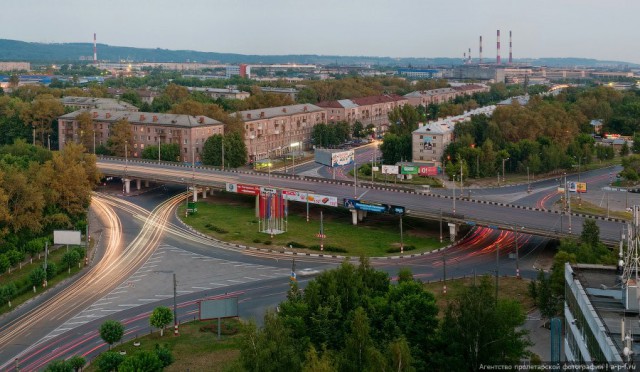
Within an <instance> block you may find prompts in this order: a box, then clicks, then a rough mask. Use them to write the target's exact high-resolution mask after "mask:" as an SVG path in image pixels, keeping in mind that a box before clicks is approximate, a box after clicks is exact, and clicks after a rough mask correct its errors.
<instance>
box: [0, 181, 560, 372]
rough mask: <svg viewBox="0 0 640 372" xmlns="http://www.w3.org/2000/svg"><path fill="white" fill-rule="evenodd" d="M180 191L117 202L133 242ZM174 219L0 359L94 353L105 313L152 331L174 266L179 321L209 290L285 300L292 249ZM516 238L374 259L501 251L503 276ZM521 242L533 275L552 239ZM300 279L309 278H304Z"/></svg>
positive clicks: (439, 265)
mask: <svg viewBox="0 0 640 372" xmlns="http://www.w3.org/2000/svg"><path fill="white" fill-rule="evenodd" d="M180 189H181V188H178V189H177V190H180ZM177 190H176V189H174V190H171V189H169V190H167V191H166V192H164V191H162V189H157V190H155V191H153V192H149V193H145V194H143V195H140V196H137V197H129V198H125V200H123V202H121V203H116V204H115V205H114V206H115V207H116V208H118V209H122V212H121V213H119V214H118V215H119V217H120V219H121V220H122V226H127V228H126V229H125V230H126V231H127V233H126V234H125V236H126V238H125V239H129V240H130V241H135V237H136V236H138V235H136V233H138V234H142V233H143V230H144V229H143V226H144V225H143V224H142V221H144V219H142V218H141V216H142V215H144V212H143V209H140V208H136V206H137V207H142V208H144V209H147V210H148V212H150V211H151V210H152V209H153V207H154V206H155V205H156V204H157V203H158V202H159V201H160V200H163V199H165V198H167V197H168V196H169V195H168V194H170V193H173V192H176V191H177ZM175 222H176V220H175V216H172V217H171V218H170V221H167V225H165V229H166V233H165V234H164V235H163V237H162V241H161V242H159V243H158V245H157V246H156V248H155V249H154V251H153V253H152V254H151V255H150V256H148V257H147V259H146V261H145V262H144V263H143V264H142V265H140V266H139V267H138V268H137V269H136V271H135V272H134V273H132V274H131V275H129V276H127V277H126V278H122V279H121V280H120V281H119V282H118V283H114V284H115V287H114V288H112V289H110V290H109V291H107V293H106V294H103V296H102V297H101V298H99V299H98V300H97V301H94V302H93V304H92V305H90V306H88V307H87V308H85V309H84V310H82V311H78V312H76V313H73V314H70V316H69V317H68V318H66V319H57V320H56V321H51V322H49V323H50V324H48V327H46V328H41V329H36V331H35V332H33V333H31V334H29V335H27V336H25V339H24V340H23V341H20V342H19V343H16V344H13V345H9V346H10V348H7V349H3V353H2V354H0V364H2V365H3V367H8V368H9V369H8V370H11V368H13V367H12V366H13V363H12V361H13V358H14V355H15V354H16V350H21V349H22V350H24V349H26V347H27V346H30V348H29V351H28V352H26V353H23V354H22V355H21V356H20V358H19V364H20V367H21V368H22V369H26V370H32V369H35V368H39V367H42V366H44V365H46V363H48V362H50V361H51V360H54V359H60V358H65V357H69V356H72V355H78V354H81V355H83V356H85V357H87V358H88V359H91V358H93V357H94V356H95V355H97V354H98V353H99V352H102V351H104V350H105V348H106V345H104V343H103V342H102V341H101V340H100V338H99V336H98V335H97V329H98V327H99V324H101V323H102V322H103V321H104V320H105V319H107V318H108V319H117V320H121V321H123V323H125V324H126V334H127V336H126V339H130V338H132V337H135V336H136V335H139V334H143V333H146V332H149V331H150V329H149V326H148V314H149V312H150V311H151V310H152V309H153V308H154V307H156V306H158V305H160V304H163V305H172V299H171V292H172V291H171V284H172V283H171V275H169V273H170V272H171V271H173V272H175V273H176V276H177V278H178V295H179V296H178V302H179V319H181V321H184V320H186V319H193V317H194V316H195V315H196V313H195V311H196V302H195V301H197V300H198V299H202V298H205V297H210V296H221V295H224V294H225V293H227V294H234V295H238V297H239V301H240V304H241V306H240V315H241V316H242V317H243V318H245V319H249V318H253V319H256V320H258V321H259V320H260V319H261V318H262V315H263V313H264V310H265V309H266V308H269V307H274V306H275V305H276V304H277V303H279V302H280V301H282V300H283V299H284V297H285V294H286V291H287V289H288V274H289V270H290V268H291V257H290V256H288V257H287V256H282V255H270V254H257V255H253V254H251V255H250V254H246V253H247V252H246V251H242V250H236V249H230V248H229V247H228V246H226V245H224V244H217V243H215V242H211V241H207V240H204V239H202V238H199V237H197V236H194V235H191V234H190V233H188V232H187V231H185V230H184V229H182V228H181V226H180V225H178V224H174V223H175ZM514 238H515V234H514V233H513V232H508V231H496V230H494V229H488V228H477V229H474V230H472V232H471V233H470V234H469V235H468V236H467V237H465V238H463V239H462V240H461V241H460V242H459V244H458V245H456V246H454V247H451V248H449V249H448V250H447V251H446V255H443V254H439V253H434V254H431V255H424V256H418V257H414V258H404V259H396V260H388V259H384V260H373V261H372V265H374V266H376V267H378V268H380V269H382V270H384V271H386V272H388V273H389V275H390V276H392V277H393V276H395V275H396V274H397V271H398V270H399V269H400V268H401V267H410V268H411V269H412V271H413V272H414V273H415V276H416V277H417V278H420V279H423V280H435V279H439V278H441V277H442V275H443V274H444V262H447V264H446V267H447V268H446V271H447V277H448V278H451V277H459V276H464V275H470V274H472V273H474V272H475V273H477V274H478V275H481V274H485V273H494V272H495V267H496V253H498V254H497V256H498V258H499V262H500V273H501V275H514V274H515V265H516V263H515V262H516V260H515V259H514V253H515V239H514ZM517 241H518V246H519V249H518V251H519V253H520V254H519V257H520V259H519V264H520V268H521V271H522V275H523V276H527V277H533V276H534V275H535V267H534V264H535V262H536V260H537V258H538V256H539V255H540V254H543V255H544V254H545V253H544V247H545V246H546V243H547V240H546V239H543V238H540V237H535V236H531V235H526V234H518V239H517ZM338 263H339V261H338V260H332V259H322V260H311V259H297V264H296V267H297V269H298V270H300V269H302V268H307V267H308V268H319V269H321V270H322V269H328V268H332V267H335V266H336V265H337V264H338ZM300 279H301V284H302V285H304V283H305V282H306V280H307V278H300ZM154 300H155V301H154ZM45 333H46V335H43V334H45Z"/></svg>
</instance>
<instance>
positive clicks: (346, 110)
mask: <svg viewBox="0 0 640 372" xmlns="http://www.w3.org/2000/svg"><path fill="white" fill-rule="evenodd" d="M408 102H409V100H408V99H407V98H405V97H402V96H398V95H395V94H385V95H380V96H369V97H361V98H353V99H341V100H337V101H323V102H319V103H318V104H317V106H319V107H322V108H324V109H325V110H326V111H327V121H328V122H329V123H337V122H339V121H346V122H347V123H349V124H353V123H355V122H356V121H359V122H361V123H362V124H363V125H364V126H367V125H369V124H373V125H374V126H375V128H376V131H377V132H378V133H379V134H382V133H384V132H386V131H387V129H388V127H389V113H390V112H391V111H392V110H393V109H394V108H396V107H402V106H403V105H405V104H407V103H408Z"/></svg>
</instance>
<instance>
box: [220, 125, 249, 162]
mask: <svg viewBox="0 0 640 372" xmlns="http://www.w3.org/2000/svg"><path fill="white" fill-rule="evenodd" d="M224 159H225V161H224V164H225V166H226V167H229V168H238V167H241V166H243V165H245V164H246V163H247V147H246V145H245V144H244V140H243V139H242V136H241V135H240V133H238V132H232V133H227V134H225V136H224Z"/></svg>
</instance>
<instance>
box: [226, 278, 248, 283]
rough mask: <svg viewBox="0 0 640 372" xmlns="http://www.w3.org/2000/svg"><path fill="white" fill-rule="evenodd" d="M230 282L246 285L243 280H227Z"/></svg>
mask: <svg viewBox="0 0 640 372" xmlns="http://www.w3.org/2000/svg"><path fill="white" fill-rule="evenodd" d="M227 281H228V282H234V283H246V282H243V281H242V280H233V279H227Z"/></svg>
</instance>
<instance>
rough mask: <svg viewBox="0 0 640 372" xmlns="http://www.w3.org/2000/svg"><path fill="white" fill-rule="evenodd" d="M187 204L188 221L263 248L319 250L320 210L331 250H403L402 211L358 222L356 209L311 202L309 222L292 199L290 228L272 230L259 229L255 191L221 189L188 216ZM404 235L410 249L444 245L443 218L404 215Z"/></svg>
mask: <svg viewBox="0 0 640 372" xmlns="http://www.w3.org/2000/svg"><path fill="white" fill-rule="evenodd" d="M184 209H185V205H182V206H181V207H180V209H179V213H180V216H181V218H182V219H183V221H184V222H185V223H187V224H189V225H191V226H192V227H193V228H195V229H196V230H198V231H200V232H202V233H205V234H207V235H210V236H213V237H215V238H216V239H220V240H224V241H228V242H231V243H237V244H243V245H248V246H252V247H258V248H272V249H275V250H283V249H287V250H288V249H289V246H290V245H291V246H292V248H293V249H294V250H298V251H303V252H315V253H318V251H319V248H318V247H319V245H320V239H319V238H317V237H316V235H317V234H318V232H319V231H320V212H321V211H322V212H323V215H324V219H323V225H324V234H325V235H326V238H325V239H324V247H325V252H324V253H326V254H339V255H346V256H360V255H364V256H369V257H375V256H386V255H397V254H399V250H400V240H401V236H400V235H401V234H400V220H399V217H398V216H389V215H383V214H375V213H369V214H368V215H367V217H366V218H365V219H364V221H362V222H359V223H358V225H356V226H354V225H352V223H351V213H350V212H349V211H348V210H346V209H343V208H331V207H320V206H316V205H313V204H312V205H310V206H309V222H307V219H306V205H305V204H304V203H296V202H289V206H288V210H289V215H288V218H287V224H286V225H287V231H286V232H285V233H283V234H276V235H273V237H271V235H269V234H266V233H262V232H259V231H258V227H259V226H258V219H257V218H256V217H255V197H253V196H245V195H238V194H230V193H226V192H219V193H216V194H214V195H213V196H210V197H208V198H207V199H200V200H199V201H198V203H197V209H198V212H197V213H195V214H193V215H189V216H188V217H185V214H184V213H185V210H184ZM402 227H403V233H402V241H403V246H404V250H405V253H406V254H412V253H421V252H425V251H430V250H433V249H437V248H439V247H441V246H443V245H444V244H443V243H440V239H439V226H438V222H433V221H424V220H419V219H414V218H409V217H404V218H403V226H402Z"/></svg>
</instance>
